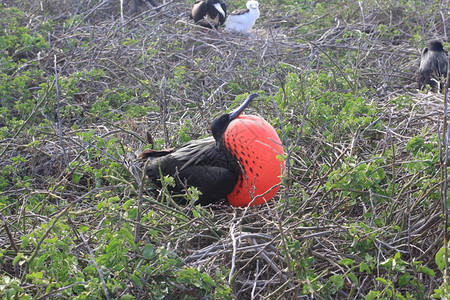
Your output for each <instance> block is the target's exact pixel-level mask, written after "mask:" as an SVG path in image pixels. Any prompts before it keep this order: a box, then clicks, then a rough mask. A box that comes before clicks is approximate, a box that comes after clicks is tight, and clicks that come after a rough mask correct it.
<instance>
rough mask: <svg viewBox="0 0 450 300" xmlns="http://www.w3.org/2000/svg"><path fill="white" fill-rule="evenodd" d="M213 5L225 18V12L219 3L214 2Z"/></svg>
mask: <svg viewBox="0 0 450 300" xmlns="http://www.w3.org/2000/svg"><path fill="white" fill-rule="evenodd" d="M214 7H215V8H216V9H217V11H218V12H220V13H221V14H222V16H223V17H224V18H226V15H225V12H224V11H223V9H222V6H220V4H219V3H216V4H214Z"/></svg>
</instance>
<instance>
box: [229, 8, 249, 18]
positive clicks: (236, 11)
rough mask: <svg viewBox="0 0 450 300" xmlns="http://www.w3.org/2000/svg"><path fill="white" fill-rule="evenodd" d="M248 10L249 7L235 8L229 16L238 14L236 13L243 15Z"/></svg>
mask: <svg viewBox="0 0 450 300" xmlns="http://www.w3.org/2000/svg"><path fill="white" fill-rule="evenodd" d="M247 12H249V9H248V8H247V9H241V10H235V11H233V12H232V13H231V14H230V15H231V16H238V15H243V14H245V13H247Z"/></svg>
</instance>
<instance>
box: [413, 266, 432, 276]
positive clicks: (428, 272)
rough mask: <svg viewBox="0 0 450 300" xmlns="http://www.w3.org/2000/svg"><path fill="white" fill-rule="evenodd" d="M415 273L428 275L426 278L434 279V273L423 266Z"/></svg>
mask: <svg viewBox="0 0 450 300" xmlns="http://www.w3.org/2000/svg"><path fill="white" fill-rule="evenodd" d="M417 271H419V272H420V273H423V274H426V275H428V276H431V277H434V276H435V273H434V271H433V270H431V269H430V268H428V267H425V266H420V267H419V268H418V269H417Z"/></svg>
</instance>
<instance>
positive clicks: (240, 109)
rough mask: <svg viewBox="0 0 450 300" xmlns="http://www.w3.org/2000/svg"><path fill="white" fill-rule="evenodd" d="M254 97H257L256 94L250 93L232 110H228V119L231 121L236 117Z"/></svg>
mask: <svg viewBox="0 0 450 300" xmlns="http://www.w3.org/2000/svg"><path fill="white" fill-rule="evenodd" d="M256 97H258V94H251V95H250V96H248V97H247V99H245V101H244V102H243V103H242V104H241V105H240V106H239V107H238V108H236V109H235V110H233V111H232V112H230V121H233V120H234V119H236V118H237V117H239V115H240V114H241V113H242V112H243V111H244V109H245V108H246V107H247V106H248V105H249V104H250V102H252V100H253V99H255V98H256Z"/></svg>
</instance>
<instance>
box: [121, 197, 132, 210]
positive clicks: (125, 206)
mask: <svg viewBox="0 0 450 300" xmlns="http://www.w3.org/2000/svg"><path fill="white" fill-rule="evenodd" d="M133 203H134V199H130V200H127V201H126V202H125V203H124V204H123V205H122V207H123V209H124V210H128V209H129V208H130V206H131V205H132V204H133Z"/></svg>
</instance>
